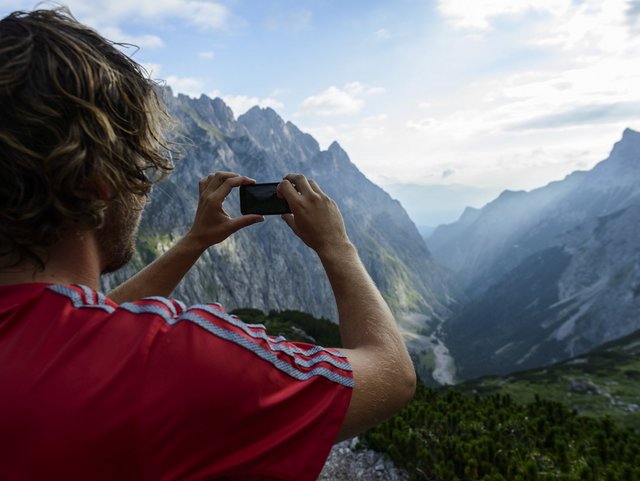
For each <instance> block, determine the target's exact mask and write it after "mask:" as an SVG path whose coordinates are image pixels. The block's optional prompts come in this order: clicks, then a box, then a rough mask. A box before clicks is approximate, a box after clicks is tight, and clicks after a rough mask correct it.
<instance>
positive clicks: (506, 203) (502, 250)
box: [429, 129, 640, 379]
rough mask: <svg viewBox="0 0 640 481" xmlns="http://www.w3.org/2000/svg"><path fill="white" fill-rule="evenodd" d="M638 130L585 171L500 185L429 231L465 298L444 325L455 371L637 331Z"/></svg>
mask: <svg viewBox="0 0 640 481" xmlns="http://www.w3.org/2000/svg"><path fill="white" fill-rule="evenodd" d="M638 239H640V134H639V133H637V132H634V131H632V130H629V129H627V130H625V131H624V134H623V137H622V139H621V140H620V141H619V142H617V143H616V144H615V146H614V148H613V150H612V151H611V154H610V155H609V157H608V158H607V159H606V160H604V161H602V162H601V163H599V164H598V165H596V166H595V167H594V168H593V169H592V170H591V171H588V172H575V173H573V174H571V175H569V176H568V177H566V178H565V179H564V180H562V181H559V182H554V183H551V184H549V185H547V186H545V187H542V188H540V189H536V190H533V191H531V192H512V191H506V192H503V193H502V194H501V195H500V196H499V197H498V198H497V199H496V200H494V201H493V202H490V203H489V204H487V205H486V206H485V207H483V208H482V209H468V210H467V211H465V213H464V214H463V215H462V217H461V218H460V220H459V221H458V222H456V223H453V224H450V225H446V226H440V227H438V229H436V231H435V232H434V234H433V235H432V236H431V237H430V238H429V246H430V248H431V250H432V252H433V253H434V257H435V258H436V259H437V260H438V261H439V262H441V263H442V264H444V265H445V266H447V267H449V268H451V269H452V270H453V271H454V272H455V273H456V275H457V276H458V279H459V280H460V282H461V283H462V284H463V285H464V287H465V289H466V292H467V294H468V295H469V296H470V298H471V301H470V302H469V303H468V304H466V305H465V307H464V308H463V309H462V310H461V311H460V312H459V313H458V314H457V315H455V316H453V317H452V318H451V319H450V320H449V321H447V323H446V325H445V332H446V343H447V346H448V347H449V349H450V351H451V352H452V354H453V356H454V358H455V359H456V363H457V367H458V375H459V377H460V378H463V379H469V378H472V377H475V376H480V375H484V374H491V373H495V374H500V373H507V372H510V371H514V370H519V369H526V368H532V367H536V366H541V365H545V364H549V363H552V362H555V361H559V360H562V359H566V358H568V357H571V356H575V355H578V354H580V353H583V352H585V351H587V350H589V349H591V348H593V347H595V346H598V345H600V344H602V343H604V342H607V341H609V340H612V339H615V338H617V337H620V336H623V335H626V334H629V333H631V332H633V331H634V330H637V329H640V244H639V243H638Z"/></svg>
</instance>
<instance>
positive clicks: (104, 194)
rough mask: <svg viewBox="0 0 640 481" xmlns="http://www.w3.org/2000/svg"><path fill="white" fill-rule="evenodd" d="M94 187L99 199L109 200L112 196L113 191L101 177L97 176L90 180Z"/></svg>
mask: <svg viewBox="0 0 640 481" xmlns="http://www.w3.org/2000/svg"><path fill="white" fill-rule="evenodd" d="M92 184H93V187H94V189H96V193H97V194H98V198H99V199H100V200H105V201H107V200H111V199H112V198H113V191H112V189H111V187H110V186H109V184H107V182H105V180H104V179H102V178H101V177H97V178H95V179H94V180H93V182H92Z"/></svg>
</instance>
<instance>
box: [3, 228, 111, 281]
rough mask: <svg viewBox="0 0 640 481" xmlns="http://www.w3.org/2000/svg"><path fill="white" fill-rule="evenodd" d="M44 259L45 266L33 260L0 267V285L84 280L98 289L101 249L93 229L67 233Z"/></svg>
mask: <svg viewBox="0 0 640 481" xmlns="http://www.w3.org/2000/svg"><path fill="white" fill-rule="evenodd" d="M45 260H46V264H45V267H44V269H41V268H39V267H36V266H35V265H34V264H33V263H32V262H28V263H23V264H20V265H18V266H14V267H10V268H0V285H8V284H25V283H32V282H46V283H53V284H84V285H86V286H88V287H91V288H92V289H98V287H99V283H100V272H101V261H100V251H99V249H98V246H97V242H96V238H95V234H94V233H93V232H92V231H85V232H75V233H69V234H68V235H66V236H65V237H64V238H63V239H62V240H61V241H60V242H58V243H57V244H56V245H54V246H53V247H52V248H51V249H50V250H49V252H48V255H47V259H45Z"/></svg>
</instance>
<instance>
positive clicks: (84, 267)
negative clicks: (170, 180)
mask: <svg viewBox="0 0 640 481" xmlns="http://www.w3.org/2000/svg"><path fill="white" fill-rule="evenodd" d="M0 111H1V112H2V114H1V115H0V169H1V171H2V181H1V183H0V206H1V209H2V210H1V212H0V389H1V394H0V448H1V449H0V479H2V480H4V481H10V480H11V481H12V480H18V479H19V480H49V481H51V480H62V479H64V480H72V479H92V480H120V481H122V480H134V479H136V480H147V479H148V480H178V479H180V480H205V479H207V480H208V479H229V480H231V479H234V480H254V479H261V480H276V479H277V480H296V481H298V480H312V479H315V478H316V477H317V475H318V473H319V471H320V469H321V468H322V465H323V463H324V460H325V458H326V456H327V454H328V451H329V449H330V447H331V445H332V443H334V442H335V441H336V440H338V439H346V438H349V437H351V436H353V435H355V434H357V433H359V432H361V431H363V430H364V429H366V428H367V427H369V426H372V425H373V424H375V423H377V422H379V421H381V420H382V419H384V418H387V417H389V416H391V415H393V414H394V413H395V412H397V411H398V410H399V409H400V408H401V407H402V406H403V405H405V404H406V403H407V402H408V401H409V400H410V398H411V397H412V396H413V392H414V389H415V382H416V380H415V373H414V371H413V367H412V364H411V361H410V359H409V356H408V353H407V351H406V348H405V346H404V343H403V341H402V338H401V335H400V333H399V331H398V328H397V326H396V323H395V321H394V319H393V317H392V315H391V312H390V311H389V308H388V307H387V305H386V303H385V302H384V300H383V299H382V297H381V295H380V293H379V292H378V290H377V289H376V288H375V286H374V284H373V282H372V281H371V279H370V277H369V276H368V274H367V273H366V271H365V269H364V268H363V266H362V264H361V262H360V260H359V258H358V255H357V252H356V250H355V248H354V246H353V245H352V243H351V242H350V241H349V238H348V236H347V233H346V231H345V227H344V223H343V220H342V217H341V215H340V212H339V210H338V208H337V206H336V204H335V202H333V201H332V200H331V199H330V198H329V197H327V196H326V195H325V194H324V193H323V192H322V190H321V189H320V187H319V186H318V185H317V184H316V183H315V182H314V181H313V180H309V179H307V178H305V177H304V176H303V175H299V174H298V175H296V174H289V175H286V176H285V177H284V179H283V180H282V182H281V183H280V185H279V186H278V191H279V194H280V195H282V196H283V197H284V198H285V199H286V200H287V201H288V203H289V205H290V207H291V211H292V214H288V215H285V216H283V219H284V221H285V222H286V223H287V225H288V226H289V227H290V228H291V230H292V231H293V233H294V234H295V235H297V236H299V237H300V238H301V239H302V240H303V241H304V242H305V243H306V244H307V245H308V246H309V247H310V248H311V249H313V250H314V251H315V252H316V253H317V255H318V257H319V259H320V261H321V262H322V265H323V266H324V268H325V271H326V273H327V276H328V278H329V281H330V283H331V286H332V289H333V291H334V294H335V298H336V303H337V306H338V312H339V318H340V319H339V320H340V331H341V336H342V341H343V346H344V348H342V349H333V348H321V347H318V346H310V345H307V344H297V343H290V342H287V341H286V340H284V339H282V338H273V337H270V336H267V335H266V333H265V331H264V328H263V327H262V326H259V325H247V324H244V323H243V322H242V321H240V320H239V319H237V318H235V317H233V316H229V315H228V314H226V313H225V312H224V310H223V309H222V308H221V307H220V306H219V305H216V304H199V305H195V306H191V307H187V306H185V305H184V304H183V303H181V302H179V301H176V300H171V299H169V298H167V297H165V296H169V295H170V294H171V292H172V291H173V289H174V288H175V286H176V285H177V284H178V282H179V281H180V280H181V279H182V277H183V276H184V274H185V273H186V272H187V271H188V270H189V268H190V267H191V266H192V265H193V263H194V262H195V261H196V260H197V259H198V258H199V256H200V255H201V254H202V253H203V252H204V251H205V250H206V249H207V248H209V247H211V246H213V245H215V244H217V243H219V242H222V241H223V240H224V239H226V238H227V237H228V236H230V235H231V234H233V233H234V232H236V231H237V230H239V229H241V228H244V227H247V226H249V225H251V224H254V223H256V222H259V221H261V220H263V218H262V217H261V216H255V215H251V216H241V217H238V218H231V217H230V216H229V215H227V213H226V212H225V211H224V209H223V202H224V199H225V198H226V197H227V195H228V194H229V193H230V192H231V190H232V189H233V188H235V187H238V186H240V185H243V184H250V183H253V182H255V181H254V180H253V179H249V178H247V177H244V176H241V175H239V174H236V173H232V172H219V173H216V174H212V175H209V176H208V177H206V178H204V179H202V180H201V181H200V184H199V190H200V198H199V204H198V208H197V213H196V216H195V219H194V222H193V225H192V227H191V229H190V230H189V232H188V233H187V234H186V235H185V236H184V238H182V239H181V240H180V241H179V242H177V243H176V245H174V247H173V248H172V249H171V250H169V251H168V252H167V253H165V254H164V255H163V256H162V257H160V258H158V259H157V260H156V261H155V262H153V263H152V264H150V265H149V266H148V267H147V268H145V269H144V270H142V271H141V272H139V273H138V274H137V275H136V276H134V277H132V278H131V279H130V280H128V281H127V282H125V283H124V284H123V285H121V286H119V287H118V288H116V289H115V290H114V291H113V292H111V293H109V295H108V297H107V296H105V295H103V294H101V293H100V292H98V291H97V289H98V285H99V277H100V275H101V273H104V272H108V271H112V270H115V269H117V268H119V267H121V266H122V265H123V264H124V263H126V262H127V261H128V260H129V258H130V257H131V255H132V253H133V249H134V240H135V232H136V228H137V225H138V221H139V218H140V215H141V212H142V208H143V206H144V203H145V200H146V197H147V195H148V194H149V192H150V189H151V185H152V183H153V180H154V179H158V178H160V177H162V175H165V174H167V173H168V172H169V171H170V170H171V164H170V162H169V161H168V160H167V159H168V158H169V155H168V152H169V148H170V147H169V144H168V142H167V141H166V140H165V139H164V137H163V129H164V128H165V126H166V124H167V121H168V116H167V115H166V113H165V111H164V108H163V107H162V105H161V103H160V102H159V101H158V99H157V97H156V93H155V91H154V85H153V84H152V83H151V82H150V81H149V80H148V79H147V78H145V76H144V75H143V74H142V72H141V69H140V67H139V66H138V65H137V64H135V63H134V62H133V61H132V60H131V59H129V58H127V57H126V56H125V55H123V54H122V53H121V52H119V51H118V50H117V49H116V48H114V46H113V45H112V44H111V43H110V42H108V41H106V40H104V39H103V38H102V37H100V36H99V35H98V34H96V33H95V32H94V31H92V30H90V29H88V28H86V27H84V26H82V25H81V24H79V23H77V22H76V21H75V20H74V19H73V18H72V17H71V16H70V14H69V13H68V12H66V11H64V10H53V11H47V10H41V11H34V12H31V13H24V12H16V13H13V14H11V15H9V16H8V17H6V18H4V19H3V20H2V21H0Z"/></svg>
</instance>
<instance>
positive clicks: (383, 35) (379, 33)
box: [373, 28, 393, 40]
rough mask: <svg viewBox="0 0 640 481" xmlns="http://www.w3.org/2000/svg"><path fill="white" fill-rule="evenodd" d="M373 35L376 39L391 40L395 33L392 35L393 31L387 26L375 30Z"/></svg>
mask: <svg viewBox="0 0 640 481" xmlns="http://www.w3.org/2000/svg"><path fill="white" fill-rule="evenodd" d="M373 36H374V38H375V39H376V40H390V39H391V38H392V37H393V35H391V32H390V31H389V30H387V29H386V28H381V29H379V30H376V31H375V32H373Z"/></svg>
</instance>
